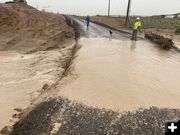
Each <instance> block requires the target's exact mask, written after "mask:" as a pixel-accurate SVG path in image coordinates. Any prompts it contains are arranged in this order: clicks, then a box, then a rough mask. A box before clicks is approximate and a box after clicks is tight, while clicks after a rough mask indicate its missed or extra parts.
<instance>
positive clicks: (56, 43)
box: [0, 4, 74, 53]
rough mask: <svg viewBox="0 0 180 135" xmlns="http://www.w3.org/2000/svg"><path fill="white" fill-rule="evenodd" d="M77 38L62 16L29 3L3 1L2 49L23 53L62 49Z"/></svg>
mask: <svg viewBox="0 0 180 135" xmlns="http://www.w3.org/2000/svg"><path fill="white" fill-rule="evenodd" d="M72 37H74V33H73V30H72V28H70V27H69V26H68V25H66V23H65V21H64V19H63V17H62V16H61V15H56V14H51V13H46V12H40V11H38V10H37V9H35V8H33V7H30V6H28V5H22V4H0V41H1V42H0V50H1V51H7V50H15V51H18V52H21V53H31V52H36V51H44V50H48V49H52V48H61V47H62V44H63V43H64V42H66V41H68V40H69V39H71V38H72Z"/></svg>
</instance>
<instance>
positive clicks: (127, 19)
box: [125, 0, 131, 25]
mask: <svg viewBox="0 0 180 135" xmlns="http://www.w3.org/2000/svg"><path fill="white" fill-rule="evenodd" d="M130 7H131V0H128V7H127V14H126V22H125V24H126V25H128V21H129V12H130Z"/></svg>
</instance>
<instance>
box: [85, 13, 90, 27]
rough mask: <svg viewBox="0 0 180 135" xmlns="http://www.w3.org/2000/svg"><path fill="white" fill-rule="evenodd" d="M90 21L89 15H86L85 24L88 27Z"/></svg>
mask: <svg viewBox="0 0 180 135" xmlns="http://www.w3.org/2000/svg"><path fill="white" fill-rule="evenodd" d="M90 21H91V19H90V16H87V17H86V24H87V27H89V23H90Z"/></svg>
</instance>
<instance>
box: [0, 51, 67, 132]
mask: <svg viewBox="0 0 180 135" xmlns="http://www.w3.org/2000/svg"><path fill="white" fill-rule="evenodd" d="M60 57H61V54H60V52H59V51H58V50H57V51H56V50H54V51H47V52H37V53H34V54H28V55H23V54H19V53H17V52H0V108H1V111H0V130H1V129H2V128H3V127H4V126H5V125H12V124H14V121H16V120H17V119H12V115H13V114H15V113H18V112H16V111H14V109H15V108H21V109H24V108H26V107H28V106H29V105H30V103H31V101H32V100H33V99H35V98H36V97H37V96H38V95H39V94H40V90H41V89H42V87H43V85H44V84H48V85H51V84H52V83H54V82H55V81H56V79H57V73H60V72H61V71H60V70H62V71H63V69H61V68H60V67H59V62H58V61H59V58H60ZM10 119H12V121H10Z"/></svg>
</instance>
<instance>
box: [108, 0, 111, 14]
mask: <svg viewBox="0 0 180 135" xmlns="http://www.w3.org/2000/svg"><path fill="white" fill-rule="evenodd" d="M110 10H111V0H109V4H108V16H110Z"/></svg>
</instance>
